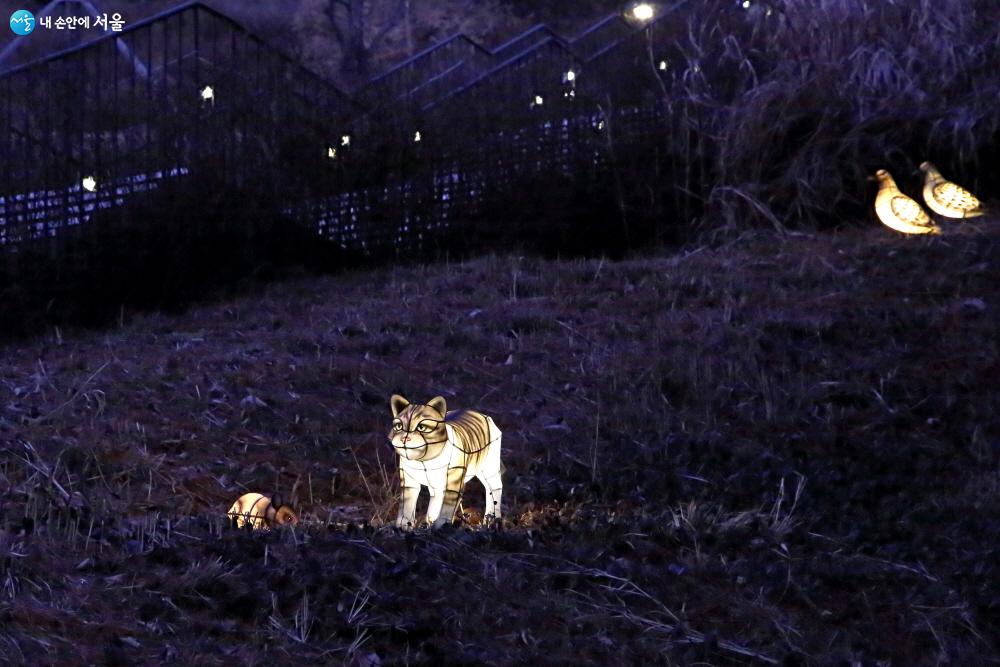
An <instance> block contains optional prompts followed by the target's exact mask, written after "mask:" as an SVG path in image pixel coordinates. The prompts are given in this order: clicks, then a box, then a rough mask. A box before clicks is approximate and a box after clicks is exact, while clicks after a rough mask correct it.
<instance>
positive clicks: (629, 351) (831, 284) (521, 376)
mask: <svg viewBox="0 0 1000 667" xmlns="http://www.w3.org/2000/svg"><path fill="white" fill-rule="evenodd" d="M978 225H979V226H978V227H975V228H973V227H972V226H971V225H968V226H967V227H966V228H965V233H960V232H952V233H949V234H946V235H945V236H943V237H939V238H932V239H911V238H897V237H895V236H890V233H889V232H887V231H886V230H884V229H880V228H878V229H866V230H855V231H851V232H848V233H843V234H840V235H835V236H828V235H824V236H819V235H815V236H814V235H794V236H784V237H778V236H767V235H754V236H745V237H743V238H742V239H740V240H739V241H737V242H733V243H731V244H729V245H727V246H724V247H715V248H712V247H699V248H694V249H691V250H689V251H688V252H686V253H683V254H681V255H678V256H672V257H662V258H647V259H636V260H632V261H625V262H606V261H596V260H595V261H586V262H583V261H573V262H567V261H564V262H543V261H540V260H534V259H530V258H518V257H510V256H507V257H492V258H485V259H481V260H477V261H472V262H468V263H463V264H451V265H435V266H425V265H404V264H398V265H397V266H395V267H392V268H385V269H380V270H368V271H364V272H356V273H350V274H345V275H342V276H338V277H326V278H319V279H312V280H302V281H300V282H285V283H282V284H276V285H273V286H272V287H270V288H268V289H267V290H266V291H265V292H264V293H262V294H261V295H259V296H257V297H252V298H250V297H248V298H244V299H241V300H238V301H232V302H228V303H223V304H219V305H210V306H203V307H199V308H198V309H196V310H192V311H190V312H188V313H187V314H184V315H179V316H165V315H150V316H145V317H142V318H139V319H136V320H135V321H133V322H126V323H123V325H122V326H120V327H118V328H114V329H111V330H108V331H105V332H100V333H71V332H66V331H60V330H50V331H46V332H45V333H44V334H43V335H41V334H40V335H39V337H38V338H37V339H36V340H34V341H32V342H26V343H21V344H16V345H12V346H8V347H6V348H3V349H2V351H0V440H2V448H0V519H2V520H0V582H2V589H0V662H12V663H21V662H31V663H33V664H36V665H43V664H60V665H76V664H80V665H83V664H94V663H100V664H159V663H167V664H171V663H173V664H185V665H232V664H248V665H253V664H260V665H263V664H281V665H293V664H305V663H306V661H315V662H322V663H324V664H340V663H345V664H352V665H369V666H370V665H377V664H383V665H390V664H391V665H406V664H414V665H416V664H438V665H459V664H462V665H478V664H496V665H502V664H528V663H529V662H530V663H531V664H552V665H556V664H567V663H569V662H570V661H575V663H576V664H594V665H597V664H601V665H604V664H694V663H696V662H698V661H702V662H703V664H715V665H724V664H739V663H747V662H749V663H754V662H764V663H773V664H774V663H776V664H786V665H794V664H815V665H841V664H872V665H874V664H883V665H885V664H892V665H930V664H942V663H945V662H949V663H950V664H961V665H975V664H989V663H990V662H991V661H993V662H995V661H996V660H997V659H1000V646H998V645H997V643H996V642H997V640H996V638H997V637H998V636H1000V624H998V623H997V618H998V617H1000V614H998V611H1000V597H998V591H1000V586H998V584H1000V579H998V570H997V563H998V562H1000V559H998V553H997V546H996V545H997V543H998V540H997V539H996V538H997V534H998V530H1000V509H998V508H1000V503H998V500H1000V417H998V416H997V415H998V414H1000V398H998V394H997V392H996V391H995V385H996V378H997V377H998V376H1000V350H998V345H997V343H998V341H997V335H996V333H997V331H998V320H1000V317H998V310H997V307H998V303H1000V264H998V259H1000V235H998V231H997V228H996V226H995V224H992V225H991V224H990V223H978ZM953 229H954V228H953ZM976 230H978V231H976ZM393 392H402V393H404V394H405V395H407V396H409V397H411V398H416V399H427V398H430V397H431V396H433V395H435V394H443V395H445V396H446V398H447V399H448V400H449V403H450V405H451V406H453V407H475V408H478V409H481V410H483V411H485V412H487V413H489V414H491V415H493V416H494V417H495V419H496V421H497V423H498V424H499V425H500V427H501V428H502V429H503V431H504V433H505V440H504V451H505V456H504V458H505V462H506V465H507V473H506V474H507V477H506V490H505V502H504V505H505V511H506V513H507V521H506V522H505V525H504V527H503V529H502V530H500V531H489V530H482V529H479V528H478V527H477V524H478V516H479V511H480V510H481V508H482V498H481V495H480V494H481V489H480V487H479V486H478V485H477V484H475V483H473V484H472V485H470V489H469V496H467V502H466V505H467V514H466V517H465V525H464V526H463V527H459V528H456V529H451V530H445V531H442V532H439V533H430V532H417V533H415V534H409V535H405V534H401V533H397V532H395V531H394V530H392V529H388V528H384V527H382V526H383V522H384V521H385V520H386V518H387V517H390V516H392V515H393V512H394V507H393V496H394V493H395V490H394V489H395V486H394V483H395V482H394V472H393V471H392V465H391V464H392V452H391V451H390V448H389V447H388V445H387V444H386V442H385V437H384V433H385V432H386V431H387V429H388V426H389V410H388V397H389V395H390V394H391V393H393ZM248 490H259V491H263V492H269V493H270V492H280V493H281V494H283V495H284V497H285V498H286V499H289V500H291V502H292V503H293V504H294V505H295V506H296V507H297V508H298V509H299V510H300V511H301V513H302V516H303V524H302V525H301V526H300V527H299V529H297V530H296V531H295V532H291V531H277V532H274V533H271V534H260V535H248V534H245V533H243V532H241V531H236V530H232V529H229V528H227V527H225V526H224V519H223V516H222V515H223V513H224V512H225V511H226V509H227V508H228V506H229V504H230V503H231V502H232V501H233V500H234V499H235V498H236V496H238V495H240V494H241V493H243V492H245V491H248Z"/></svg>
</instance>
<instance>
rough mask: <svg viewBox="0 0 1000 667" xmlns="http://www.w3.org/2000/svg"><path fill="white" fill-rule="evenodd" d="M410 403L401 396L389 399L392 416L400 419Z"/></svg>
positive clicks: (397, 395)
mask: <svg viewBox="0 0 1000 667" xmlns="http://www.w3.org/2000/svg"><path fill="white" fill-rule="evenodd" d="M409 404H410V402H409V401H408V400H406V399H405V398H403V397H402V396H400V395H399V394H393V395H392V398H390V399H389V407H391V408H392V416H393V417H398V416H399V413H400V412H402V411H403V410H405V409H406V406H408V405H409Z"/></svg>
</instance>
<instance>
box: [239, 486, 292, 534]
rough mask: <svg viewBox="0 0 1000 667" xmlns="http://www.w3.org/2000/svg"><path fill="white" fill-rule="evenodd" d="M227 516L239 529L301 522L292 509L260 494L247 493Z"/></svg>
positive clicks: (289, 524) (290, 524)
mask: <svg viewBox="0 0 1000 667" xmlns="http://www.w3.org/2000/svg"><path fill="white" fill-rule="evenodd" d="M226 516H227V517H229V520H230V521H231V522H234V523H235V524H236V527H237V528H243V527H245V526H249V527H250V528H253V529H257V528H272V527H274V526H294V525H296V524H298V522H299V517H297V516H296V515H295V512H293V511H292V508H291V507H289V506H288V505H285V504H283V503H281V502H280V501H276V502H271V499H270V498H268V497H267V496H265V495H263V494H260V493H245V494H243V495H242V496H240V497H239V498H237V499H236V502H235V503H233V506H232V507H230V508H229V512H227V513H226Z"/></svg>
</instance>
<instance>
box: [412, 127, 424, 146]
mask: <svg viewBox="0 0 1000 667" xmlns="http://www.w3.org/2000/svg"><path fill="white" fill-rule="evenodd" d="M421 140H423V137H422V136H420V130H417V131H416V132H415V133H414V134H413V143H420V141H421Z"/></svg>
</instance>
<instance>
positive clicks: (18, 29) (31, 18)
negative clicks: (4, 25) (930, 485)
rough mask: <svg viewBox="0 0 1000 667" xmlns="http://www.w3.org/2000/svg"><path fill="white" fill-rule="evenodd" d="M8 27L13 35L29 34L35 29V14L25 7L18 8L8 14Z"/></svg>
mask: <svg viewBox="0 0 1000 667" xmlns="http://www.w3.org/2000/svg"><path fill="white" fill-rule="evenodd" d="M10 29H11V30H12V31H13V32H14V34H15V35H30V34H31V33H32V32H34V31H35V15H34V14H32V13H31V12H29V11H28V10H27V9H19V10H17V11H16V12H14V13H13V14H11V15H10Z"/></svg>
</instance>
